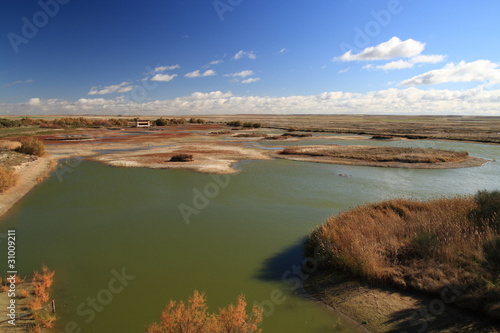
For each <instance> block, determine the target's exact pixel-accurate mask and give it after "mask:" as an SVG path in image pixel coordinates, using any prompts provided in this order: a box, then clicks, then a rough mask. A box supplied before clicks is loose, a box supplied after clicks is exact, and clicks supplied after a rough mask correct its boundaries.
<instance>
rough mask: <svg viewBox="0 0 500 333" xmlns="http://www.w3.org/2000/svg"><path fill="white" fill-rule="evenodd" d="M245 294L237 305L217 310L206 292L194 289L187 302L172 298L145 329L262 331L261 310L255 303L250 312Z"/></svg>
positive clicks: (161, 332) (168, 332)
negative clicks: (211, 307)
mask: <svg viewBox="0 0 500 333" xmlns="http://www.w3.org/2000/svg"><path fill="white" fill-rule="evenodd" d="M246 306H247V303H246V301H245V297H243V296H240V297H238V301H237V303H236V305H232V304H231V305H229V306H228V307H227V308H223V309H219V313H218V314H215V313H214V314H211V313H209V312H208V306H207V304H206V298H205V294H204V293H202V294H200V293H199V292H198V291H196V290H195V292H194V295H193V297H191V298H189V299H188V301H187V304H185V303H184V302H183V301H180V302H179V303H177V302H176V301H170V303H169V304H168V305H167V307H165V310H163V312H162V314H161V321H160V322H159V323H153V324H152V325H150V326H149V327H148V328H147V330H146V333H176V332H188V333H189V332H197V333H227V332H235V333H236V332H240V333H260V332H262V330H261V329H259V328H258V326H259V324H260V322H261V321H262V310H261V309H260V308H258V307H256V306H255V305H254V306H253V308H252V311H251V313H250V315H248V314H247V312H246Z"/></svg>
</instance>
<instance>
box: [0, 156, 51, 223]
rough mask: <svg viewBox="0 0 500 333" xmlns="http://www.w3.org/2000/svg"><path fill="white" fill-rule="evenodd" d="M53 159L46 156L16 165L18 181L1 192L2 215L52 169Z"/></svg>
mask: <svg viewBox="0 0 500 333" xmlns="http://www.w3.org/2000/svg"><path fill="white" fill-rule="evenodd" d="M52 165H53V163H52V161H51V160H50V159H49V158H46V157H39V158H38V159H36V160H34V161H31V162H27V163H23V164H21V165H19V166H16V167H15V170H16V174H17V175H18V177H19V178H18V182H17V184H16V185H15V186H13V187H11V188H10V189H8V190H7V191H5V192H3V193H0V217H2V216H3V215H5V214H6V213H7V211H8V210H9V209H10V208H11V207H12V206H14V204H15V203H16V202H18V201H19V200H20V199H21V198H22V197H24V196H25V195H26V194H27V193H28V192H29V191H30V190H31V189H32V188H33V187H35V186H36V185H37V184H38V183H39V182H40V180H41V179H43V177H45V176H46V175H47V174H48V173H49V172H50V170H51V166H52Z"/></svg>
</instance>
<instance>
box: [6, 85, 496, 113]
mask: <svg viewBox="0 0 500 333" xmlns="http://www.w3.org/2000/svg"><path fill="white" fill-rule="evenodd" d="M0 109H2V111H3V112H4V113H7V114H33V115H35V114H53V115H61V114H74V115H76V114H107V115H108V114H109V115H113V114H124V115H138V114H140V115H166V114H169V115H188V114H198V115H201V114H242V113H245V114H252V113H253V114H259V113H260V114H262V113H268V114H300V113H302V114H415V115H417V114H430V115H432V114H449V115H463V114H471V115H494V116H495V115H496V116H500V89H499V90H487V89H485V88H484V87H478V88H474V89H469V90H445V89H443V90H422V89H418V88H416V87H409V88H405V89H396V88H390V89H386V90H378V91H370V92H367V93H350V92H343V91H333V92H325V93H322V94H318V95H307V96H286V97H265V96H264V97H263V96H235V95H233V94H232V93H231V92H221V91H213V92H206V93H203V92H195V93H192V94H191V95H188V96H182V97H178V98H174V99H169V100H157V101H151V102H144V103H138V102H130V101H126V100H125V99H123V98H114V99H104V98H89V99H85V98H82V99H80V100H78V101H74V102H72V101H67V100H60V99H38V98H33V99H30V100H29V101H28V102H25V103H18V104H0Z"/></svg>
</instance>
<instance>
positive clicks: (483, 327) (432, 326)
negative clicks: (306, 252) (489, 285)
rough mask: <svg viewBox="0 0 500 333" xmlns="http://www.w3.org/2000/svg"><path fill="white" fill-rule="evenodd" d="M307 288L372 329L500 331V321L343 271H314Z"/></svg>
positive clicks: (306, 284)
mask: <svg viewBox="0 0 500 333" xmlns="http://www.w3.org/2000/svg"><path fill="white" fill-rule="evenodd" d="M305 288H306V290H307V292H308V293H309V294H310V295H311V296H312V297H314V298H315V299H317V300H318V301H320V302H321V303H323V304H325V305H327V306H328V307H330V308H332V309H333V310H335V311H337V312H340V313H342V314H344V315H345V316H347V317H349V318H351V319H352V320H354V321H355V322H356V323H358V324H361V325H362V326H363V327H365V328H366V329H368V330H369V331H371V332H408V333H413V332H449V333H452V332H489V333H496V332H500V325H498V324H496V323H493V322H492V321H488V320H485V319H484V318H482V317H477V316H475V315H472V314H470V313H468V312H465V311H462V310H460V309H457V308H454V307H451V306H449V305H448V304H447V303H446V298H444V299H440V298H431V297H426V296H421V295H416V294H412V293H407V292H403V291H399V290H395V289H391V288H388V287H386V286H381V285H375V284H368V283H366V282H363V281H361V280H358V279H355V278H352V277H348V276H345V275H342V273H337V274H329V273H327V272H321V271H320V272H315V273H314V274H312V275H311V276H310V277H309V278H308V279H307V280H306V282H305Z"/></svg>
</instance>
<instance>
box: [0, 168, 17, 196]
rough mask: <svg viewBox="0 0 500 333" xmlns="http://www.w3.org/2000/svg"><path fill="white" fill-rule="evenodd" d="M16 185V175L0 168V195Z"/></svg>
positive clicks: (11, 171) (9, 170)
mask: <svg viewBox="0 0 500 333" xmlns="http://www.w3.org/2000/svg"><path fill="white" fill-rule="evenodd" d="M16 183H17V175H16V174H15V173H14V171H13V170H11V169H7V168H5V167H2V166H0V193H2V192H4V191H6V190H7V189H9V188H11V187H12V186H14V185H16Z"/></svg>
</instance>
